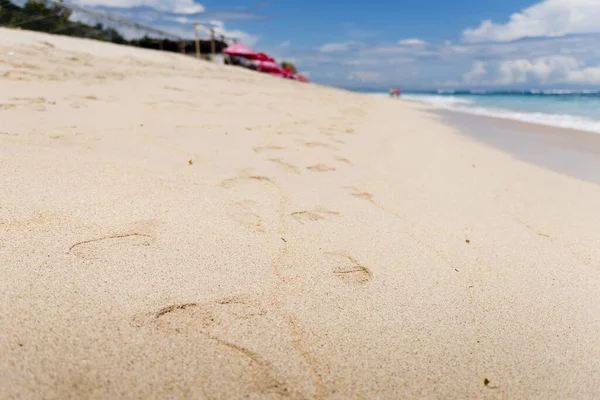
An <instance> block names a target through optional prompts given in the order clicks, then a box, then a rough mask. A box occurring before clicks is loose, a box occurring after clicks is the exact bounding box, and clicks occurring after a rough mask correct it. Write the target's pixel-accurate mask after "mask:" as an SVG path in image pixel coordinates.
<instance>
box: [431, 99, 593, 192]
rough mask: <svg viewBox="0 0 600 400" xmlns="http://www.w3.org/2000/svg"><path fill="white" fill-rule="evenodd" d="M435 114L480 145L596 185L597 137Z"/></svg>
mask: <svg viewBox="0 0 600 400" xmlns="http://www.w3.org/2000/svg"><path fill="white" fill-rule="evenodd" d="M435 114H437V115H440V116H441V117H442V118H443V119H444V120H445V121H447V122H448V123H449V124H450V125H452V126H454V127H456V128H457V129H458V130H459V131H460V132H461V133H463V134H465V135H467V136H469V137H472V138H474V139H476V140H478V141H480V142H482V143H486V144H488V145H491V146H494V147H496V148H499V149H502V150H504V151H507V152H508V153H510V154H513V155H515V156H517V157H519V158H521V159H523V160H525V161H528V162H532V163H534V164H536V165H540V166H543V167H545V168H549V169H551V170H554V171H557V172H560V173H565V174H568V175H570V176H573V177H576V178H579V179H583V180H586V181H589V182H594V183H596V184H600V135H599V134H597V133H594V132H589V131H582V130H577V129H572V128H560V127H553V126H549V125H542V124H536V123H531V122H523V121H517V120H511V119H507V118H497V117H488V116H479V115H472V114H467V113H462V112H460V111H451V110H442V109H436V110H435Z"/></svg>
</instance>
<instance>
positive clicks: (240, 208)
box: [228, 200, 265, 233]
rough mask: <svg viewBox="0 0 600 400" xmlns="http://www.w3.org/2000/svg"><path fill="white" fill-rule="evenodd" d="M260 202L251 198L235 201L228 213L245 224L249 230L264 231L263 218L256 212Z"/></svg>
mask: <svg viewBox="0 0 600 400" xmlns="http://www.w3.org/2000/svg"><path fill="white" fill-rule="evenodd" d="M258 206H259V205H258V203H256V202H254V201H251V200H244V201H238V202H235V203H233V205H232V206H231V207H230V209H229V211H228V213H229V215H230V216H231V217H232V218H233V219H235V220H236V221H237V222H239V223H240V224H242V225H243V226H245V227H246V228H247V229H248V230H249V231H252V232H256V233H264V232H265V228H264V226H263V222H262V219H261V218H260V216H259V215H258V213H257V212H256V210H257V209H258Z"/></svg>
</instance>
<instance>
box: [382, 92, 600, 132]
mask: <svg viewBox="0 0 600 400" xmlns="http://www.w3.org/2000/svg"><path fill="white" fill-rule="evenodd" d="M377 94H378V95H387V93H381V92H378V93H377ZM401 98H403V99H404V100H409V101H416V102H420V103H425V104H430V105H433V106H435V107H437V108H441V109H447V110H452V111H458V112H463V113H467V114H475V115H483V116H488V117H496V118H504V119H511V120H517V121H523V122H530V123H536V124H542V125H549V126H556V127H562V128H571V129H578V130H584V131H589V132H595V133H600V91H566V90H546V91H540V90H531V91H519V92H493V91H489V92H485V91H479V92H477V91H463V92H459V91H438V92H407V93H403V94H402V96H401Z"/></svg>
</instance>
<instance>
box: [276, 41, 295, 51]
mask: <svg viewBox="0 0 600 400" xmlns="http://www.w3.org/2000/svg"><path fill="white" fill-rule="evenodd" d="M291 45H292V42H290V41H289V40H285V41H283V42H281V43H279V45H278V46H277V47H279V48H280V49H288V48H290V46H291Z"/></svg>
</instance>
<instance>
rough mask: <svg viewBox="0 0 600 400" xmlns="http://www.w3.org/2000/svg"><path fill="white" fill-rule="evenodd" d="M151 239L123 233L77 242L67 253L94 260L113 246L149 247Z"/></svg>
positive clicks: (141, 235)
mask: <svg viewBox="0 0 600 400" xmlns="http://www.w3.org/2000/svg"><path fill="white" fill-rule="evenodd" d="M152 240H153V237H152V236H150V235H145V234H141V233H125V234H120V235H108V236H103V237H100V238H96V239H89V240H84V241H81V242H77V243H75V244H74V245H72V246H71V247H70V248H69V251H68V252H67V253H69V254H73V255H75V256H77V257H79V258H85V259H88V258H95V257H97V255H98V253H100V252H108V251H110V248H111V247H113V246H123V245H129V246H137V247H139V246H150V244H151V242H152Z"/></svg>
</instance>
